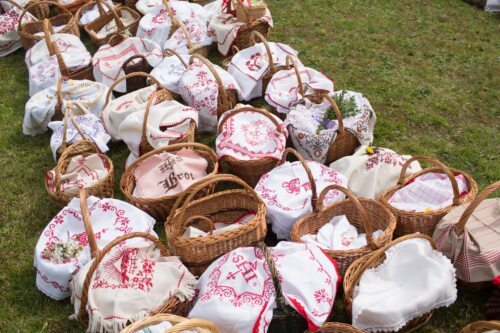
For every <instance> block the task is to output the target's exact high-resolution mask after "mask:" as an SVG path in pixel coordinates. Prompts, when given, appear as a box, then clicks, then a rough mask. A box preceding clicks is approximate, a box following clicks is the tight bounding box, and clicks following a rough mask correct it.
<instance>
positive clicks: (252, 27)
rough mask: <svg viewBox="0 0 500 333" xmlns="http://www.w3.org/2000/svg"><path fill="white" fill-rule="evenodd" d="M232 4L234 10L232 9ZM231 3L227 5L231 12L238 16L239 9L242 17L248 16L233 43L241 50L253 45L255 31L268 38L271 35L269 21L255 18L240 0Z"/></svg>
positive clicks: (233, 0)
mask: <svg viewBox="0 0 500 333" xmlns="http://www.w3.org/2000/svg"><path fill="white" fill-rule="evenodd" d="M231 4H232V7H233V8H234V10H231ZM231 4H228V5H227V11H228V13H229V14H232V15H233V16H235V17H237V15H238V11H239V12H240V17H242V15H243V16H244V17H246V22H245V23H246V24H245V25H244V26H242V27H241V28H240V30H239V33H238V37H236V40H235V41H234V43H233V45H235V46H236V47H237V48H238V49H240V50H243V49H246V48H247V47H250V46H252V45H253V40H252V36H251V35H252V32H254V31H256V32H258V33H260V34H261V35H262V36H264V37H265V38H267V36H268V35H269V29H270V28H271V26H270V25H269V23H267V22H264V21H262V20H259V19H256V20H253V19H252V15H251V14H250V13H249V12H248V8H247V7H246V6H244V5H243V4H242V3H241V2H240V1H239V0H231Z"/></svg>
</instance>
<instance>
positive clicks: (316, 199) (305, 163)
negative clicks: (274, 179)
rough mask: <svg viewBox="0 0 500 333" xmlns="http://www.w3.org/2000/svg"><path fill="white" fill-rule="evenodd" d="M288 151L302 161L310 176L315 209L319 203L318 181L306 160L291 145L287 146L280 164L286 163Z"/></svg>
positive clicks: (308, 176) (312, 200) (312, 203)
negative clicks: (315, 180)
mask: <svg viewBox="0 0 500 333" xmlns="http://www.w3.org/2000/svg"><path fill="white" fill-rule="evenodd" d="M288 153H291V154H292V155H294V156H295V157H296V158H297V159H298V160H299V161H300V163H301V164H302V167H303V168H304V169H305V170H306V174H307V178H309V183H310V186H311V192H312V196H311V205H312V207H313V209H314V208H315V207H316V205H317V202H318V191H317V189H316V183H315V182H314V177H313V174H312V172H311V169H310V168H309V166H308V165H307V162H306V160H305V159H304V158H303V157H302V156H301V155H300V154H299V153H298V152H297V151H296V150H295V149H293V148H290V147H289V148H286V149H285V151H284V152H283V157H282V158H281V161H280V163H279V164H280V165H281V164H283V163H285V161H286V157H287V156H288Z"/></svg>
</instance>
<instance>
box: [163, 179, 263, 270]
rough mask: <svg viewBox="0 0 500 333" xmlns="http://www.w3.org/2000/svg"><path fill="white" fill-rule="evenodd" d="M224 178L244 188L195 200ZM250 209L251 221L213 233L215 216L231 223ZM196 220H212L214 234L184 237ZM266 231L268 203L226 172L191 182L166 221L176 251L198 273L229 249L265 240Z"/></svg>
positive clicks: (211, 225) (171, 242) (167, 230)
mask: <svg viewBox="0 0 500 333" xmlns="http://www.w3.org/2000/svg"><path fill="white" fill-rule="evenodd" d="M220 182H229V183H235V184H238V185H240V186H242V187H243V189H239V190H238V189H232V190H225V191H221V192H217V193H213V194H209V195H206V196H202V197H201V198H200V199H197V200H194V199H195V198H197V197H199V196H200V194H203V193H207V192H208V193H209V192H210V191H211V190H212V188H213V187H214V186H215V185H216V184H217V183H220ZM246 211H253V212H255V214H256V215H255V217H254V218H253V219H252V220H251V221H249V222H247V223H245V224H244V225H242V226H240V227H238V228H234V229H231V230H228V231H225V232H221V233H220V234H212V233H211V231H213V219H216V220H217V221H227V223H228V224H230V223H232V222H233V221H235V219H236V218H237V217H239V216H241V215H242V213H244V212H246ZM196 221H201V222H203V223H205V224H208V226H209V228H210V235H209V236H205V237H194V238H190V237H184V236H183V235H184V231H185V230H186V228H187V227H188V226H189V224H191V223H194V222H196ZM266 232H267V226H266V207H265V205H264V203H263V202H262V200H261V199H260V198H259V196H258V195H257V193H255V191H254V190H253V189H252V188H251V187H250V186H248V185H247V184H246V183H245V182H243V181H242V180H241V179H239V178H237V177H235V176H232V175H223V174H221V175H216V176H213V177H207V178H204V179H202V180H200V181H199V182H197V183H195V184H193V185H192V186H190V187H189V188H188V189H187V190H186V191H184V192H183V193H182V194H181V195H180V196H179V198H178V199H177V201H176V202H175V205H174V206H173V208H172V211H171V214H170V216H169V217H168V219H167V220H166V222H165V233H166V234H167V239H168V244H169V245H170V248H171V250H172V253H173V254H174V255H177V256H179V257H180V258H181V260H182V262H183V263H184V264H185V265H186V266H187V267H188V268H189V270H190V271H191V272H192V273H193V274H194V275H201V274H202V273H203V272H204V271H205V269H206V268H207V267H208V266H209V265H210V264H211V263H212V262H213V261H215V260H216V259H217V258H219V257H220V256H222V255H224V254H225V253H227V252H229V251H232V250H234V249H236V248H238V247H242V246H250V245H253V244H255V243H257V242H260V241H263V240H264V238H265V236H266Z"/></svg>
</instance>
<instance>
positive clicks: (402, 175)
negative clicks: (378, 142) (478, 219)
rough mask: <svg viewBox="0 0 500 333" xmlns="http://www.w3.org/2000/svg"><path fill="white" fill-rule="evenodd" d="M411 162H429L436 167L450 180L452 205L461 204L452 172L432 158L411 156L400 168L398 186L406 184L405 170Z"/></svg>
mask: <svg viewBox="0 0 500 333" xmlns="http://www.w3.org/2000/svg"><path fill="white" fill-rule="evenodd" d="M413 161H422V162H429V163H431V164H433V165H434V166H436V167H437V168H438V169H439V170H440V171H442V172H443V173H444V174H446V176H448V178H449V179H450V182H451V187H452V188H453V205H454V206H458V205H460V204H461V202H460V192H459V191H458V184H457V180H456V179H455V176H454V175H453V172H451V170H450V169H449V168H448V167H447V166H446V165H444V164H443V163H441V162H439V161H438V160H436V159H435V158H432V157H426V156H413V157H412V158H410V159H408V160H407V161H406V162H405V164H403V167H402V168H401V173H400V174H399V180H398V184H399V185H401V186H402V185H404V184H405V183H406V179H405V176H406V169H408V166H410V164H411V163H412V162H413Z"/></svg>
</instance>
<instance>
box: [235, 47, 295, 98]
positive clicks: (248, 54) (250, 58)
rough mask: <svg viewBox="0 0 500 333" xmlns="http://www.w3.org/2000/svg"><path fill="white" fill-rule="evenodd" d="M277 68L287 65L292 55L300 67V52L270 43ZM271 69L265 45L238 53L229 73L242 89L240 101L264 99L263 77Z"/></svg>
mask: <svg viewBox="0 0 500 333" xmlns="http://www.w3.org/2000/svg"><path fill="white" fill-rule="evenodd" d="M268 44H269V48H270V49H271V54H272V57H273V65H274V66H275V67H278V66H283V65H285V63H286V56H287V55H291V56H293V57H294V58H295V61H296V62H297V64H298V65H299V66H301V65H302V63H301V62H300V60H299V59H298V58H297V55H298V52H297V51H295V50H294V49H292V48H291V47H290V46H288V45H286V44H281V43H274V42H268ZM268 69H269V57H268V55H267V50H266V48H265V47H264V44H263V43H257V44H255V45H254V46H250V47H248V48H246V49H244V50H241V51H239V52H238V53H236V54H235V55H234V56H233V58H232V59H231V63H230V64H229V68H228V69H227V71H228V72H229V73H230V74H231V75H232V76H234V78H235V79H236V82H238V85H239V86H240V89H241V94H240V96H239V98H240V100H244V101H249V100H251V99H254V98H257V97H262V95H263V93H264V92H263V91H262V77H263V76H264V74H266V72H267V71H268Z"/></svg>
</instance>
